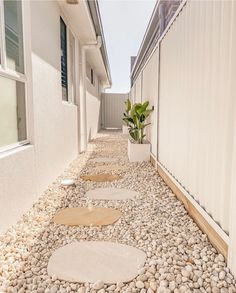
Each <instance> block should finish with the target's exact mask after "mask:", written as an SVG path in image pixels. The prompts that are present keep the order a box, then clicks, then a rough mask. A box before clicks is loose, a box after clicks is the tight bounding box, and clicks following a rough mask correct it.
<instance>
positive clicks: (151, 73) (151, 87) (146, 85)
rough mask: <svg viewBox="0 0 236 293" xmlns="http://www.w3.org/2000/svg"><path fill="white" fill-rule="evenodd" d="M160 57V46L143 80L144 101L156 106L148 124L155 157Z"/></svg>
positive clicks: (150, 105) (151, 59) (147, 133)
mask: <svg viewBox="0 0 236 293" xmlns="http://www.w3.org/2000/svg"><path fill="white" fill-rule="evenodd" d="M158 58H159V48H157V49H156V50H155V52H154V53H153V55H152V56H151V58H150V59H149V61H148V63H147V64H146V66H145V67H144V69H143V81H142V101H143V102H144V101H149V107H150V108H152V106H153V107H154V110H153V112H152V113H151V115H150V118H149V119H148V122H149V123H151V125H149V126H147V128H146V135H147V140H149V141H150V142H151V152H152V154H153V155H154V156H155V157H157V110H158Z"/></svg>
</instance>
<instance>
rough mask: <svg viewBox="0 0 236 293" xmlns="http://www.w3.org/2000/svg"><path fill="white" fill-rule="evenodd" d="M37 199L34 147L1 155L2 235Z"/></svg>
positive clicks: (0, 219)
mask: <svg viewBox="0 0 236 293" xmlns="http://www.w3.org/2000/svg"><path fill="white" fill-rule="evenodd" d="M36 198H37V192H36V179H35V156H34V147H33V146H24V147H20V148H16V149H15V150H13V151H10V152H8V153H3V154H1V155H0V233H1V232H3V231H5V230H6V229H7V228H8V227H9V226H10V225H13V224H15V223H16V222H17V220H19V217H20V216H21V215H22V214H23V213H24V212H26V211H27V210H28V208H29V207H30V206H31V204H32V202H33V201H34V200H35V199H36Z"/></svg>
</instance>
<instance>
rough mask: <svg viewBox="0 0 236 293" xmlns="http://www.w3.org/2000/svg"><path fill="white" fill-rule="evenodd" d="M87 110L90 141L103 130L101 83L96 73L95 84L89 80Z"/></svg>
mask: <svg viewBox="0 0 236 293" xmlns="http://www.w3.org/2000/svg"><path fill="white" fill-rule="evenodd" d="M86 84H87V91H86V109H87V138H88V141H89V140H91V139H93V138H94V136H95V135H96V134H97V133H98V131H99V130H100V129H101V88H100V81H99V79H98V77H97V75H96V72H95V71H94V84H91V82H90V80H89V79H88V78H87V80H86Z"/></svg>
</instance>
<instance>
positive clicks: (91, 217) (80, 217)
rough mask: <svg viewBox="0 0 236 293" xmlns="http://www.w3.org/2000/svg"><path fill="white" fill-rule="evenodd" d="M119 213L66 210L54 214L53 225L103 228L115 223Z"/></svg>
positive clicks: (105, 209)
mask: <svg viewBox="0 0 236 293" xmlns="http://www.w3.org/2000/svg"><path fill="white" fill-rule="evenodd" d="M120 217H121V212H120V211H118V210H115V209H110V208H99V207H82V208H81V207H80V208H67V209H63V210H61V211H59V212H57V213H56V215H55V216H54V218H53V221H54V223H56V224H62V225H69V226H79V225H81V226H91V225H93V226H105V225H110V224H113V223H115V222H116V221H117V220H118V219H119V218H120Z"/></svg>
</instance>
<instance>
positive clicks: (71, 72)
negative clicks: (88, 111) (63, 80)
mask: <svg viewBox="0 0 236 293" xmlns="http://www.w3.org/2000/svg"><path fill="white" fill-rule="evenodd" d="M69 46H70V47H69V69H70V70H69V87H70V91H69V100H70V102H72V103H74V102H75V92H76V88H75V38H74V36H73V34H72V33H71V31H69Z"/></svg>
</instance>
